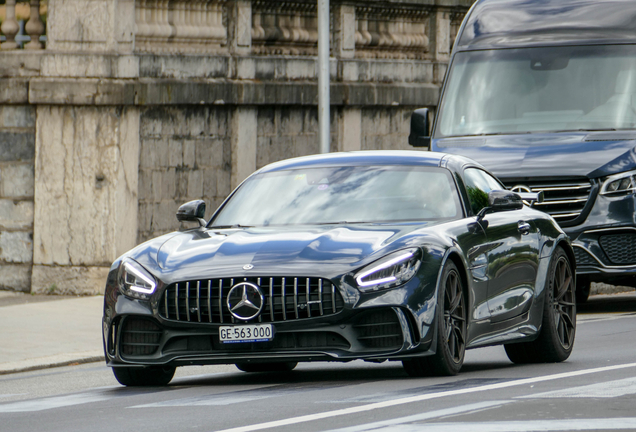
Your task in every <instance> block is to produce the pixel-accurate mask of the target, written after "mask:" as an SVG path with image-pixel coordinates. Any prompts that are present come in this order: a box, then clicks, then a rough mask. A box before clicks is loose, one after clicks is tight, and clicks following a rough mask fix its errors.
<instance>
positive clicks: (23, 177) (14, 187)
mask: <svg viewBox="0 0 636 432" xmlns="http://www.w3.org/2000/svg"><path fill="white" fill-rule="evenodd" d="M33 180H34V178H33V163H21V164H18V163H12V164H6V165H0V196H2V197H5V198H25V197H33V194H34V192H33Z"/></svg>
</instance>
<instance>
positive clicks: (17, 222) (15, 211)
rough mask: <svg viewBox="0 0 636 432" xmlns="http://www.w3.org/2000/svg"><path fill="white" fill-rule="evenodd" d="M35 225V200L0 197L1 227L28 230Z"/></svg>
mask: <svg viewBox="0 0 636 432" xmlns="http://www.w3.org/2000/svg"><path fill="white" fill-rule="evenodd" d="M32 227H33V201H30V200H28V201H27V200H25V201H16V200H12V199H0V229H7V230H26V229H30V228H32Z"/></svg>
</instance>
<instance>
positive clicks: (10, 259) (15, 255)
mask: <svg viewBox="0 0 636 432" xmlns="http://www.w3.org/2000/svg"><path fill="white" fill-rule="evenodd" d="M32 259H33V234H31V233H29V232H21V231H16V232H6V231H5V232H0V261H4V262H6V263H21V264H26V263H30V262H31V261H32Z"/></svg>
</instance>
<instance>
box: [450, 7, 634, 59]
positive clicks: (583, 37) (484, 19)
mask: <svg viewBox="0 0 636 432" xmlns="http://www.w3.org/2000/svg"><path fill="white" fill-rule="evenodd" d="M614 43H636V2H635V1H634V0H600V1H599V0H481V1H478V2H477V3H475V5H474V6H473V7H472V9H471V10H470V12H469V14H468V18H467V20H466V22H465V23H464V26H463V32H462V34H461V37H460V39H459V40H458V41H457V44H456V47H455V49H456V50H461V51H463V50H474V49H487V48H515V47H528V46H554V45H588V44H590V45H591V44H594V45H598V44H614Z"/></svg>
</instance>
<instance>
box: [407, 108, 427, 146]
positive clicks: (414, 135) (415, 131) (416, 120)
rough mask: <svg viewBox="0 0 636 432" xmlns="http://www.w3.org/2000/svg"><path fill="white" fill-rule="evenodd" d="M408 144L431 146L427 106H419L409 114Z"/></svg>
mask: <svg viewBox="0 0 636 432" xmlns="http://www.w3.org/2000/svg"><path fill="white" fill-rule="evenodd" d="M409 144H410V145H412V146H413V147H427V148H429V149H430V147H431V125H430V123H429V121H428V108H420V109H416V110H415V111H413V113H412V114H411V133H410V134H409Z"/></svg>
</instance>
